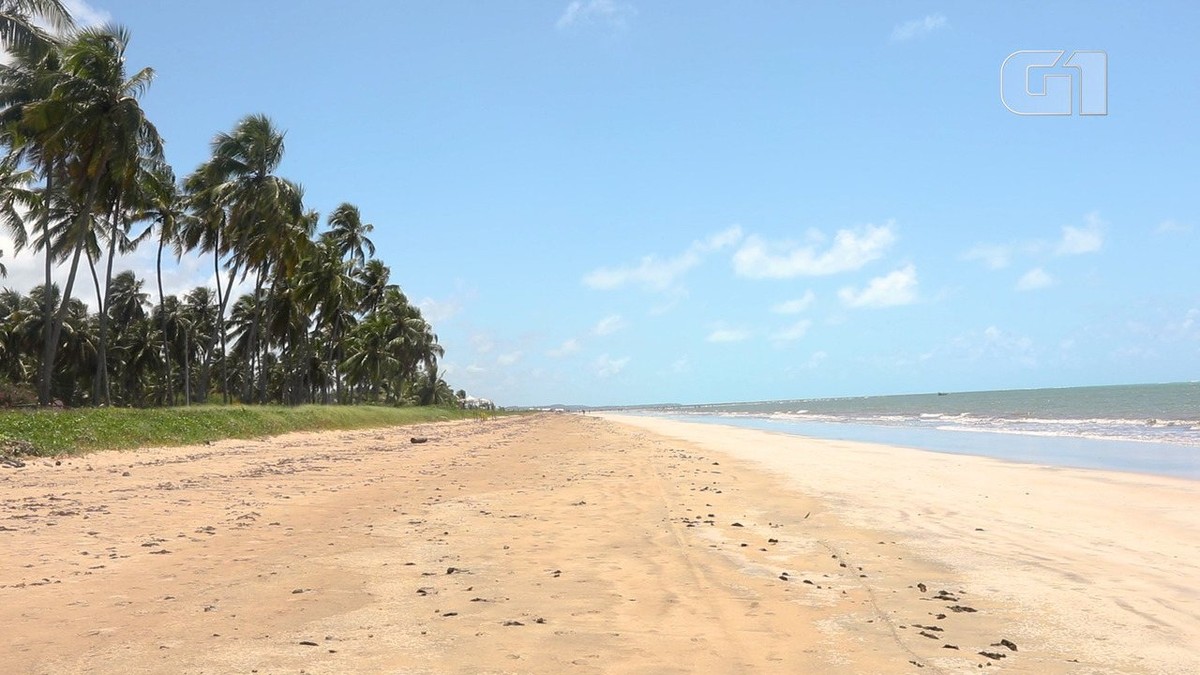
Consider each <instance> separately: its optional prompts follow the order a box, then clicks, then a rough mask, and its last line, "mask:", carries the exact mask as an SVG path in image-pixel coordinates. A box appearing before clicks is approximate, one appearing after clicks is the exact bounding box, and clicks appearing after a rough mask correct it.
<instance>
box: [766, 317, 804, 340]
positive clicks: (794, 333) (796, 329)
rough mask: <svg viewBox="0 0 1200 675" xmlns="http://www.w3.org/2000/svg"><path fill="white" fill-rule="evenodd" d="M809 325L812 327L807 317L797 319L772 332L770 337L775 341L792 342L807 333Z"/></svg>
mask: <svg viewBox="0 0 1200 675" xmlns="http://www.w3.org/2000/svg"><path fill="white" fill-rule="evenodd" d="M810 327H812V321H809V320H808V319H804V320H802V321H797V322H796V323H794V324H792V325H791V326H788V327H787V328H784V329H783V330H781V331H779V332H778V333H774V334H772V335H771V339H772V340H774V341H776V342H794V341H796V340H799V339H801V338H803V337H804V336H805V335H807V334H808V329H809V328H810Z"/></svg>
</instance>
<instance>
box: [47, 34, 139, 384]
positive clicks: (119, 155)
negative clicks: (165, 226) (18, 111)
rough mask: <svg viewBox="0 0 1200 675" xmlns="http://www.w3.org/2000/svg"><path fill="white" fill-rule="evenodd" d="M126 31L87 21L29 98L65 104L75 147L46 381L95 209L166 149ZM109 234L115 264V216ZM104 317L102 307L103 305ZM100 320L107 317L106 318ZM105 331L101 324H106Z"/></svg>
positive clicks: (114, 201)
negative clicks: (59, 71) (46, 85)
mask: <svg viewBox="0 0 1200 675" xmlns="http://www.w3.org/2000/svg"><path fill="white" fill-rule="evenodd" d="M128 43H129V33H128V31H126V30H125V29H123V28H120V27H106V28H88V29H84V30H81V31H77V32H76V33H74V34H73V35H72V36H71V37H70V38H69V40H68V42H67V43H66V45H65V46H64V47H63V51H62V66H63V73H64V74H63V76H62V77H61V78H59V80H58V81H57V83H56V84H55V86H54V89H53V92H52V94H51V96H50V98H48V99H45V100H42V101H36V102H34V103H32V104H30V106H28V107H30V108H32V110H31V111H28V112H27V114H30V115H31V116H32V117H34V118H35V119H39V118H41V117H42V116H43V115H42V112H43V110H49V111H50V112H51V113H55V114H51V115H48V116H49V117H58V115H57V113H58V112H59V111H60V110H62V109H65V110H66V111H67V113H68V114H67V115H65V116H63V117H61V118H60V119H61V120H62V124H61V125H60V127H59V129H58V130H57V135H58V136H61V137H62V138H64V139H65V140H66V143H65V145H66V147H67V148H68V149H69V150H70V152H68V153H67V154H66V155H65V156H64V157H63V162H62V167H63V170H64V174H65V177H66V180H67V185H66V187H67V194H68V196H69V197H70V199H71V201H72V203H73V204H74V205H75V207H74V214H73V215H74V218H73V222H72V224H71V227H70V228H69V229H67V230H66V231H64V232H62V233H61V238H60V240H59V242H58V245H60V246H62V247H63V250H67V249H69V250H70V257H71V267H70V271H69V273H68V276H67V283H66V286H65V287H64V288H63V297H62V301H61V304H60V305H59V309H58V312H57V313H56V315H55V316H54V318H53V321H52V323H51V326H50V336H49V339H48V340H47V342H46V348H45V350H44V351H43V358H42V369H43V372H42V378H41V379H42V380H44V381H45V382H47V383H48V382H49V380H50V375H51V370H50V369H52V368H53V364H54V359H55V353H56V351H57V349H58V339H59V337H60V334H61V331H62V325H61V323H62V321H63V319H64V317H65V316H66V313H67V311H68V309H69V303H70V300H71V291H72V290H73V288H74V285H75V277H76V274H77V271H78V268H79V259H80V257H81V255H82V253H83V252H84V247H85V245H86V244H87V242H88V241H89V239H90V238H91V237H92V236H93V234H94V227H95V215H96V213H97V209H98V208H99V209H105V210H106V211H108V212H119V209H120V204H121V200H122V199H123V198H124V197H125V196H126V193H127V191H128V189H129V178H128V177H129V176H131V175H135V174H136V171H137V168H136V167H137V166H138V165H139V164H140V163H141V162H143V161H145V160H147V159H150V160H158V159H160V158H161V157H162V141H161V139H160V138H159V135H158V131H157V130H156V129H155V128H154V125H153V124H151V123H150V121H149V120H148V119H147V118H146V115H145V112H144V111H143V110H142V108H141V105H140V104H139V103H138V97H139V96H140V95H141V94H142V93H143V92H144V91H145V90H146V88H147V87H148V86H149V85H150V83H151V81H152V80H153V78H154V71H153V70H152V69H149V68H144V69H142V70H141V71H138V72H137V73H135V74H134V75H133V76H132V77H126V71H125V49H126V46H127V45H128ZM112 227H113V228H114V230H113V232H112V233H111V234H110V248H109V251H110V265H109V275H108V278H109V279H111V259H112V257H113V254H114V253H115V250H116V244H117V240H118V233H117V232H116V231H115V229H116V227H117V224H116V223H113V225H112ZM101 317H103V313H101ZM102 321H103V318H102ZM102 331H103V324H102V328H101V332H102ZM39 399H40V400H42V402H43V403H48V402H49V396H48V392H39Z"/></svg>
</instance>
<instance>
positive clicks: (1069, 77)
mask: <svg viewBox="0 0 1200 675" xmlns="http://www.w3.org/2000/svg"><path fill="white" fill-rule="evenodd" d="M1063 54H1066V52H1065V51H1062V50H1058V49H1046V50H1033V49H1023V50H1021V51H1017V52H1013V53H1012V54H1009V55H1008V58H1006V59H1004V63H1002V64H1000V101H1001V102H1002V103H1004V107H1005V108H1008V110H1009V112H1012V113H1015V114H1017V115H1072V114H1074V113H1075V106H1074V103H1075V92H1076V87H1075V83H1076V81H1078V83H1079V87H1078V92H1079V114H1080V115H1107V114H1108V54H1107V53H1106V52H1102V51H1086V50H1079V51H1073V52H1071V55H1070V56H1069V57H1067V59H1066V61H1062V57H1063ZM1060 61H1062V63H1061V64H1060V63H1059V62H1060Z"/></svg>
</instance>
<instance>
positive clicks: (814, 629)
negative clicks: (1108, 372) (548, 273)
mask: <svg viewBox="0 0 1200 675" xmlns="http://www.w3.org/2000/svg"><path fill="white" fill-rule="evenodd" d="M645 422H646V421H645V420H642V421H641V423H637V422H634V423H632V424H630V423H627V422H626V421H625V420H620V421H617V420H615V419H602V418H599V417H596V416H591V415H589V416H582V415H539V416H528V417H513V418H505V419H497V420H492V421H488V422H451V423H443V424H436V425H434V424H427V425H419V426H416V427H400V428H395V429H388V430H379V429H374V430H365V431H351V432H334V433H299V434H290V435H287V436H284V437H279V438H274V439H265V440H257V441H223V442H218V443H214V444H212V445H210V446H205V447H200V448H196V447H190V448H163V449H155V450H147V451H139V452H137V453H120V452H107V453H98V454H94V455H88V456H86V457H75V458H64V460H63V464H62V465H61V466H59V465H55V464H54V462H53V461H51V460H41V461H38V462H35V463H31V464H30V465H29V466H27V467H26V468H23V469H13V470H2V471H0V494H3V497H0V542H2V543H3V544H4V546H3V547H2V548H0V570H3V571H4V573H3V575H0V621H3V622H4V624H5V626H6V631H7V635H6V637H7V638H8V639H7V640H6V642H5V643H3V644H0V662H3V663H5V664H6V665H10V666H11V670H12V672H26V673H49V672H54V673H78V672H89V673H95V672H100V673H126V672H152V673H153V672H201V671H203V672H213V671H216V672H250V671H252V670H258V671H259V672H279V671H293V672H294V671H296V670H298V669H303V670H305V671H306V672H309V673H323V672H328V673H335V672H381V671H397V670H399V671H403V672H414V673H457V672H496V673H507V672H521V673H530V672H532V673H561V672H579V673H610V672H625V673H633V672H656V673H659V672H662V673H690V672H819V673H843V672H878V673H893V672H895V673H906V672H918V667H919V671H920V672H931V673H965V672H978V669H979V668H981V667H982V668H989V669H991V670H993V671H995V670H1006V669H1010V670H1016V671H1019V672H1038V673H1101V672H1103V673H1112V672H1120V673H1187V672H1194V670H1195V669H1196V667H1197V666H1200V654H1197V653H1196V651H1195V648H1194V647H1190V645H1194V644H1198V642H1197V641H1196V640H1195V639H1194V638H1195V637H1197V636H1198V635H1200V630H1198V629H1197V625H1198V624H1200V618H1198V617H1200V600H1198V599H1197V598H1196V589H1195V588H1193V587H1191V580H1192V579H1194V578H1200V577H1198V576H1197V575H1198V574H1200V571H1198V570H1197V569H1196V567H1197V565H1198V564H1200V563H1198V562H1197V558H1200V556H1197V555H1195V545H1194V544H1192V543H1191V542H1195V541H1196V540H1197V538H1196V536H1195V535H1196V533H1197V531H1198V530H1197V527H1196V526H1197V523H1196V519H1197V518H1200V516H1197V515H1193V514H1194V513H1196V512H1197V511H1200V509H1195V508H1192V507H1194V506H1196V504H1197V501H1196V499H1197V493H1196V490H1195V487H1194V486H1193V485H1192V484H1191V483H1188V482H1186V481H1177V482H1174V483H1173V482H1172V481H1170V480H1167V479H1162V480H1163V481H1165V483H1156V482H1155V481H1150V482H1149V483H1147V482H1146V481H1133V482H1132V483H1131V482H1130V481H1131V480H1132V479H1130V478H1128V477H1123V476H1116V477H1115V478H1114V477H1108V479H1107V482H1105V481H1098V480H1097V478H1096V477H1095V476H1094V475H1090V474H1089V476H1088V477H1087V480H1086V481H1084V483H1083V484H1086V485H1089V486H1096V485H1101V486H1104V487H1105V488H1107V489H1110V490H1111V491H1112V492H1111V494H1112V495H1113V496H1114V498H1119V497H1122V496H1127V495H1128V494H1130V492H1129V491H1133V493H1138V494H1151V495H1154V496H1156V497H1157V498H1161V499H1160V500H1159V502H1158V506H1157V509H1158V510H1157V513H1156V518H1157V519H1158V521H1160V522H1157V523H1156V522H1154V520H1151V521H1150V522H1148V523H1142V524H1141V526H1140V528H1139V529H1137V530H1136V531H1134V532H1133V533H1132V534H1131V533H1130V532H1129V531H1128V529H1127V528H1126V527H1125V524H1124V522H1123V521H1122V520H1121V519H1120V518H1115V517H1114V514H1116V515H1118V516H1119V511H1121V510H1123V509H1125V504H1123V503H1118V504H1117V505H1115V506H1114V505H1112V504H1108V505H1104V504H1097V503H1095V502H1094V500H1089V499H1088V496H1087V495H1086V494H1083V495H1080V494H1076V493H1071V494H1068V493H1066V492H1064V491H1063V490H1058V491H1057V492H1054V491H1052V488H1061V487H1062V486H1063V485H1068V486H1069V485H1075V487H1076V488H1078V487H1079V485H1080V483H1078V481H1079V480H1081V479H1080V478H1079V477H1078V476H1074V475H1073V472H1070V471H1067V470H1044V469H1043V470H1037V469H1035V470H1031V469H1030V468H1029V467H1012V466H1008V465H1006V464H1004V463H1001V462H992V461H990V460H982V459H979V458H969V457H962V456H950V455H937V454H935V453H922V452H919V451H910V450H904V449H897V448H884V447H878V446H862V447H850V446H851V445H853V444H840V443H824V444H822V443H821V442H815V443H814V442H813V441H810V440H807V439H799V440H797V439H788V438H781V437H779V436H777V435H772V434H766V433H763V432H757V431H747V430H738V429H732V430H730V429H723V428H716V427H708V426H700V425H684V424H681V423H675V426H672V427H671V428H660V429H655V430H653V431H652V430H649V429H648V428H647V427H646V426H645ZM411 436H426V437H428V439H429V441H428V443H424V444H411V443H410V442H409V439H410V437H411ZM689 436H691V437H694V438H689ZM795 446H799V447H806V448H808V451H807V454H808V459H807V460H806V461H807V464H805V466H804V469H803V470H802V471H800V472H796V471H795V470H794V469H795V467H794V466H779V465H775V464H772V461H774V460H779V459H780V458H786V457H788V456H789V455H788V452H787V450H788V449H789V448H792V447H795ZM847 453H850V455H853V456H854V457H855V458H856V459H855V460H854V461H844V460H846V457H847V456H848V454H847ZM839 457H840V459H839ZM893 464H894V465H895V466H897V467H899V468H900V469H904V471H909V472H915V475H916V476H917V478H918V479H914V478H913V474H912V473H905V472H904V471H901V470H892V469H891V467H892V465H893ZM905 467H907V468H905ZM964 467H968V468H970V469H971V471H968V472H967V473H966V474H965V475H961V474H963V471H964V470H965V469H964ZM946 471H950V473H949V474H945V472H946ZM839 474H845V475H839ZM947 476H948V477H947ZM972 476H974V478H972ZM951 478H953V480H951ZM1013 479H1020V480H1023V481H1027V482H1028V483H1029V485H1028V487H1029V488H1030V491H1031V492H1033V493H1034V494H1033V495H1032V496H1030V497H1029V498H1028V499H1026V498H1024V496H1021V498H1020V499H1018V498H1017V495H1010V494H1008V493H1010V492H1012V491H1013V488H1012V486H1011V485H1008V486H1007V487H1006V486H1005V485H1004V483H1005V481H1011V480H1013ZM989 480H991V481H993V482H998V483H1000V484H999V485H993V484H991V483H988V481H989ZM1064 480H1065V481H1066V482H1065V483H1064V482H1063V481H1064ZM977 481H983V483H978V482H977ZM980 485H986V488H987V492H988V494H978V493H977V490H978V488H979V487H980ZM973 490H975V491H976V492H973ZM1023 491H1024V490H1021V492H1023ZM1068 497H1069V498H1070V500H1069V502H1067V503H1066V505H1065V506H1064V507H1063V508H1067V511H1068V512H1069V514H1070V518H1068V519H1067V520H1066V521H1064V522H1061V523H1058V524H1057V525H1056V528H1057V529H1055V530H1053V531H1049V532H1043V533H1040V534H1039V533H1038V532H1037V531H1031V530H1030V528H1029V525H1030V523H1031V522H1032V521H1030V520H1029V519H1028V518H1027V514H1028V512H1029V510H1030V509H1032V510H1034V511H1038V510H1039V509H1040V508H1041V507H1044V504H1043V503H1042V502H1044V501H1045V500H1046V499H1054V500H1056V501H1057V502H1064V500H1066V499H1067V498H1068ZM1005 500H1008V501H1009V502H1011V503H1007V504H1006V503H1005ZM1039 500H1040V501H1039ZM1171 504H1181V509H1182V510H1179V511H1178V512H1177V510H1173V509H1172V508H1171ZM1068 507H1069V508H1068ZM1135 507H1136V505H1135ZM1182 507H1187V508H1182ZM1134 510H1137V509H1136V508H1135V509H1134ZM1010 511H1011V512H1010ZM997 514H999V515H997ZM1054 515H1055V514H1054V513H1048V514H1042V516H1044V517H1046V518H1050V519H1051V520H1052V519H1053V516H1054ZM1135 515H1136V514H1135ZM1127 516H1128V514H1127ZM1128 517H1131V518H1132V517H1134V516H1128ZM980 518H989V519H991V520H988V521H987V522H981V521H980ZM1097 518H1109V520H1107V521H1105V522H1104V523H1103V524H1104V525H1105V526H1106V527H1100V526H1097V525H1094V524H1093V525H1089V524H1088V523H1089V521H1091V520H1095V519H1097ZM1134 519H1135V520H1136V518H1134ZM1107 526H1111V528H1115V529H1116V530H1117V531H1115V532H1111V533H1106V530H1107V529H1111V528H1109V527H1107ZM976 527H981V528H982V529H983V531H982V532H980V531H977V530H976V529H975V528H976ZM1089 527H1090V528H1092V530H1089V529H1088V528H1089ZM1081 529H1082V530H1084V531H1085V532H1084V533H1085V534H1089V535H1094V536H1089V537H1088V539H1087V541H1086V542H1081V541H1080V536H1081V532H1080V530H1081ZM1093 530H1095V531H1093ZM1132 535H1137V536H1138V538H1137V539H1136V540H1134V541H1130V540H1129V537H1130V536H1132ZM1047 537H1050V538H1051V539H1056V540H1058V541H1057V542H1052V545H1051V546H1050V548H1042V546H1043V545H1044V543H1043V540H1044V539H1046V538H1047ZM1106 537H1107V538H1106ZM1102 544H1103V545H1105V546H1107V547H1103V546H1101V547H1099V548H1097V546H1100V545H1102ZM1117 544H1120V545H1124V546H1133V547H1135V548H1137V549H1140V552H1141V555H1142V557H1141V558H1140V559H1138V558H1131V557H1130V556H1135V554H1137V553H1138V550H1117V548H1114V547H1115V546H1116V545H1117ZM1089 546H1090V547H1091V548H1089ZM1172 546H1174V547H1176V548H1175V553H1176V554H1177V555H1176V556H1175V557H1174V558H1172V556H1171V555H1170V551H1168V550H1166V549H1169V548H1170V547H1172ZM1164 547H1165V548H1164ZM1006 556H1007V557H1006ZM1036 556H1040V557H1041V558H1045V559H1039V558H1038V557H1036ZM1122 556H1124V557H1122ZM998 560H1007V561H1013V560H1015V561H1017V562H1018V563H1019V565H1018V566H1008V567H1004V566H1001V569H1000V570H999V571H1000V573H999V574H996V565H995V564H992V567H989V566H988V565H989V564H991V563H995V561H998ZM1147 560H1152V561H1154V564H1153V565H1150V566H1147V565H1138V564H1135V563H1138V562H1145V561H1147ZM989 561H991V563H989ZM1122 561H1124V562H1122ZM1073 577H1074V578H1073ZM1170 584H1174V586H1175V588H1174V591H1173V592H1168V590H1169V589H1166V588H1165V585H1170ZM1121 603H1124V605H1125V606H1126V607H1127V608H1125V607H1122V606H1121ZM1160 603H1161V604H1160ZM955 608H958V609H955ZM1081 612H1082V614H1081ZM1081 617H1082V618H1081ZM1147 626H1153V627H1147ZM1006 642H1007V643H1010V644H1012V645H1013V649H1010V648H1009V647H1008V646H1006V644H1005V643H1006Z"/></svg>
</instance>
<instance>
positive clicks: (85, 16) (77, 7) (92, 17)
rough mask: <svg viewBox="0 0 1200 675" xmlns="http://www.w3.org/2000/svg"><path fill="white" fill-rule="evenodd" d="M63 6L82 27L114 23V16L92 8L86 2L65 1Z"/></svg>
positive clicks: (78, 0) (76, 0)
mask: <svg viewBox="0 0 1200 675" xmlns="http://www.w3.org/2000/svg"><path fill="white" fill-rule="evenodd" d="M63 5H64V6H66V8H67V11H69V12H70V13H71V16H72V17H74V19H75V23H76V24H78V25H80V26H102V25H104V24H107V23H112V20H113V18H112V14H109V13H108V12H107V11H105V10H103V9H98V8H96V7H93V6H91V4H89V3H88V2H86V0H63Z"/></svg>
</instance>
